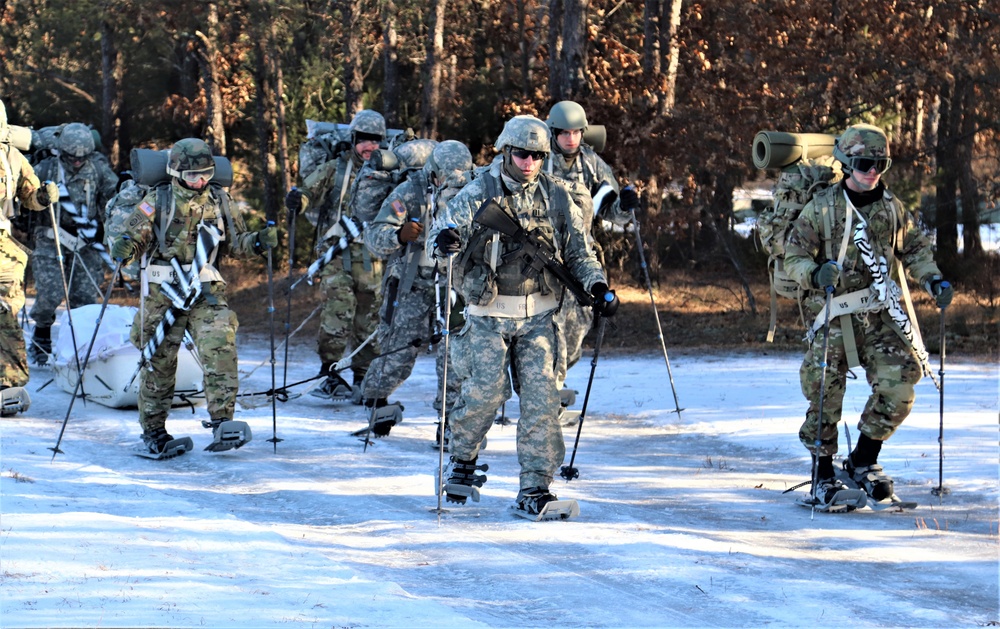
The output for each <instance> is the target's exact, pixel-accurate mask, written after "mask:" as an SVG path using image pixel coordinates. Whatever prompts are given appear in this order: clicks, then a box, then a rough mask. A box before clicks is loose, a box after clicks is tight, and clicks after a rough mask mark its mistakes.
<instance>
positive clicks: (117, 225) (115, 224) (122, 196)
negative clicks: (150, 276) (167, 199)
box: [104, 179, 149, 279]
mask: <svg viewBox="0 0 1000 629" xmlns="http://www.w3.org/2000/svg"><path fill="white" fill-rule="evenodd" d="M147 194H149V188H148V187H147V186H142V185H139V184H137V183H136V182H135V181H133V180H132V179H128V180H126V181H125V182H124V183H122V186H121V188H120V189H119V190H118V192H117V193H116V194H115V196H113V197H111V200H110V201H108V203H107V205H106V206H105V207H104V226H105V227H104V248H105V250H106V251H110V250H111V234H120V233H122V232H124V230H125V226H126V224H127V223H128V220H129V219H130V218H131V216H132V212H133V211H134V210H135V208H136V206H137V205H139V203H140V202H141V201H142V200H143V199H144V198H145V197H146V195H147ZM121 274H122V275H123V276H125V277H126V278H128V279H135V278H137V277H139V259H138V258H137V259H135V260H132V261H131V262H130V263H129V264H127V265H125V266H123V267H122V269H121Z"/></svg>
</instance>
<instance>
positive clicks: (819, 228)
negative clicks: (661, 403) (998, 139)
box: [784, 125, 940, 456]
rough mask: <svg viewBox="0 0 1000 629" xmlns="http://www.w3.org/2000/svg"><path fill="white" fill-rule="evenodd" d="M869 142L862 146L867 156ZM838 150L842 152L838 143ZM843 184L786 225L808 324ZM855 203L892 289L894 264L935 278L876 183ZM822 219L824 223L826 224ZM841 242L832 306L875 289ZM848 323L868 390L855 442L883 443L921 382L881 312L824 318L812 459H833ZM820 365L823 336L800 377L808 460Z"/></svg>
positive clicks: (911, 219) (838, 229)
mask: <svg viewBox="0 0 1000 629" xmlns="http://www.w3.org/2000/svg"><path fill="white" fill-rule="evenodd" d="M860 126H861V127H864V126H865V125H860ZM879 134H881V132H880V131H879ZM845 135H846V134H845ZM877 137H881V138H882V140H881V142H882V143H881V148H882V150H883V152H882V154H883V155H887V148H886V144H885V142H884V135H876V141H877ZM871 142H872V140H871V139H869V148H871ZM841 144H846V143H845V142H844V141H843V138H842V141H841ZM840 149H841V150H843V151H846V152H847V155H850V154H851V147H850V146H847V145H844V146H841V147H840ZM845 182H846V179H845V181H844V182H841V183H840V184H839V185H836V186H830V187H829V188H827V189H826V190H824V191H822V192H820V193H818V194H817V195H816V196H815V197H813V199H812V200H810V202H809V203H807V204H806V206H805V207H804V208H803V209H802V212H801V214H800V215H799V216H798V218H797V219H796V220H795V221H794V222H793V223H792V226H791V228H790V231H789V235H788V237H787V239H786V241H785V243H786V244H785V258H784V266H785V271H786V272H787V273H788V275H789V277H791V278H792V279H793V280H795V281H796V282H798V283H799V285H800V286H801V287H802V289H803V290H804V291H805V297H804V302H803V305H804V307H805V309H806V311H807V312H810V313H812V315H813V316H814V317H816V316H822V314H821V313H822V312H823V307H824V304H825V295H824V292H823V290H822V289H820V288H817V287H816V286H814V285H813V273H814V272H815V271H816V270H817V268H818V267H819V266H820V264H821V263H822V262H824V261H826V260H828V259H835V258H837V257H838V254H837V251H838V249H839V247H840V245H841V243H842V242H843V241H844V228H845V218H846V214H847V200H846V197H845V190H848V188H847V187H846V186H845ZM852 192H853V191H852ZM854 198H863V199H865V200H868V201H869V203H867V204H864V205H861V206H859V207H856V210H857V215H856V216H855V217H854V218H853V224H854V225H855V226H856V225H858V224H859V220H862V219H863V221H866V222H867V224H868V242H869V243H870V245H871V247H872V249H873V250H874V255H875V256H876V258H877V257H878V256H884V258H885V261H886V263H887V267H888V269H890V270H891V271H892V273H891V276H892V277H893V279H894V280H895V281H897V282H898V281H899V278H898V277H896V273H895V270H896V268H897V267H896V265H895V263H896V260H897V258H898V259H899V260H900V261H901V262H902V266H903V267H904V269H905V270H906V272H907V274H908V275H910V276H911V277H913V278H916V279H918V280H919V281H920V283H921V284H924V283H926V282H928V281H929V280H930V279H931V278H933V277H939V276H940V271H939V270H938V267H937V265H936V264H935V263H934V257H933V250H932V248H931V244H930V242H929V240H928V239H927V237H926V236H925V235H924V233H923V232H922V231H921V229H920V228H919V226H918V225H917V221H916V217H915V215H914V214H913V213H912V212H909V211H906V210H905V209H904V208H903V206H902V204H901V203H900V202H899V201H898V200H897V199H896V198H895V197H894V196H893V195H892V193H891V192H889V190H888V189H886V188H885V186H884V185H883V184H882V183H881V182H879V183H878V186H877V187H876V188H875V189H874V190H873V191H871V192H869V193H864V196H859V195H858V193H854ZM852 205H856V204H853V203H852ZM826 213H828V215H829V220H828V222H826V223H825V221H826V220H827V219H825V218H824V214H826ZM858 215H860V216H858ZM826 230H830V231H829V232H828V233H829V234H830V236H829V237H825V236H824V234H825V233H827V231H826ZM846 242H847V250H846V255H845V256H844V258H843V262H842V264H841V268H842V271H841V274H840V280H839V284H838V286H837V287H836V290H835V292H834V298H833V299H834V301H835V302H836V301H837V298H838V297H841V296H842V295H844V294H845V293H848V292H852V291H858V290H862V289H867V288H869V287H871V286H872V284H873V281H874V278H873V276H872V273H871V271H870V269H869V267H868V266H867V265H866V264H865V262H864V261H863V260H862V259H861V252H860V251H859V249H858V247H857V246H856V245H855V243H854V241H853V240H852V239H851V238H848V239H847V240H846ZM830 243H832V248H831V246H830ZM831 250H832V251H833V254H832V255H831V253H830V252H831ZM824 319H825V317H824ZM847 322H849V323H850V327H851V330H850V331H852V332H853V336H854V338H855V339H856V347H857V350H858V358H859V359H860V363H861V366H863V367H864V369H865V374H866V376H867V379H868V383H869V384H870V385H871V388H872V393H871V396H870V397H869V398H868V402H867V404H866V405H865V408H864V410H863V411H862V413H861V419H860V421H859V422H858V429H859V430H860V431H861V433H862V435H864V436H866V437H868V438H870V439H872V440H874V441H879V442H881V441H884V440H886V439H888V438H889V437H890V436H891V435H892V434H893V432H894V431H895V430H896V429H897V428H898V427H899V425H900V424H901V423H902V422H903V420H904V419H906V416H907V415H909V413H910V409H911V408H912V406H913V400H914V393H913V389H914V385H915V384H916V383H917V382H918V381H919V380H920V377H921V375H922V369H921V365H920V363H919V361H918V359H917V357H916V356H915V354H914V349H913V347H911V345H910V343H909V342H908V341H907V340H906V339H905V338H904V336H903V334H902V332H901V330H900V327H899V326H898V325H897V324H896V323H894V322H893V320H892V318H891V317H890V316H889V314H888V312H887V310H886V307H885V306H884V305H883V306H881V307H879V308H877V309H874V310H868V311H865V312H854V313H853V314H846V315H843V316H836V317H831V318H830V333H829V354H828V357H827V364H828V367H827V370H826V391H825V393H824V401H823V418H822V431H821V433H820V439H821V445H820V447H819V448H818V455H819V456H832V455H833V454H835V453H836V452H837V441H838V437H837V424H838V423H839V421H840V418H841V413H842V406H843V401H844V393H845V390H846V386H847V370H848V369H849V368H850V367H853V366H854V365H850V364H848V363H849V361H848V350H849V349H850V347H847V348H845V337H844V335H845V328H844V326H845V325H846V324H847ZM820 323H821V322H820ZM848 345H850V344H848ZM822 361H823V333H822V330H819V331H818V332H816V333H815V335H814V337H813V338H812V341H811V342H810V343H809V349H808V351H807V352H806V356H805V359H804V360H803V361H802V367H801V369H800V370H799V376H800V380H801V384H802V393H803V395H805V397H806V399H807V400H808V401H809V408H808V410H807V412H806V419H805V422H804V423H803V424H802V427H801V428H800V429H799V439H800V440H801V442H802V444H803V445H804V446H805V447H806V448H807V449H809V450H810V451H811V452H813V451H816V450H817V448H816V445H815V439H816V434H817V427H818V426H817V421H818V417H819V396H820V381H821V378H822V373H823V368H822ZM814 454H816V452H814Z"/></svg>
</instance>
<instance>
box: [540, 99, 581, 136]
mask: <svg viewBox="0 0 1000 629" xmlns="http://www.w3.org/2000/svg"><path fill="white" fill-rule="evenodd" d="M545 124H547V125H549V128H550V129H563V130H572V129H580V130H584V129H586V128H587V112H585V111H584V110H583V107H581V106H580V104H579V103H575V102H573V101H571V100H563V101H559V102H558V103H556V104H555V105H553V106H552V109H550V110H549V119H548V120H546V121H545Z"/></svg>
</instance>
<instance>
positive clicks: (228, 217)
mask: <svg viewBox="0 0 1000 629" xmlns="http://www.w3.org/2000/svg"><path fill="white" fill-rule="evenodd" d="M212 193H213V194H214V195H215V196H216V197H218V199H219V205H221V206H222V216H223V218H224V219H225V221H226V231H227V232H229V237H228V238H226V236H225V234H223V238H222V240H223V242H228V243H229V247H230V249H229V251H233V249H232V247H233V246H235V243H236V223H235V222H234V221H233V210H232V207H230V205H229V193H228V192H226V189H225V188H223V187H222V186H214V185H213V186H212Z"/></svg>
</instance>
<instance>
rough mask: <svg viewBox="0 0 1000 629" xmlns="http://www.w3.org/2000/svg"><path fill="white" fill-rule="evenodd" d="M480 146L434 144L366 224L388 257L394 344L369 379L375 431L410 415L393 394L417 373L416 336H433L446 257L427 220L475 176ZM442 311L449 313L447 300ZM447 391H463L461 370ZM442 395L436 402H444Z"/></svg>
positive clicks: (386, 312) (386, 285) (385, 331)
mask: <svg viewBox="0 0 1000 629" xmlns="http://www.w3.org/2000/svg"><path fill="white" fill-rule="evenodd" d="M471 169H472V154H471V153H470V152H469V149H468V147H466V146H465V145H464V144H462V143H461V142H456V141H455V140H448V141H446V142H442V143H440V144H438V145H437V146H436V147H434V150H433V152H432V153H431V156H430V159H428V160H427V163H426V164H424V167H423V168H422V169H421V170H418V171H416V172H414V173H412V174H410V175H409V177H408V178H407V180H406V181H404V182H403V183H401V184H400V185H399V186H397V187H396V189H395V190H393V191H392V192H391V193H390V194H389V196H388V198H386V200H385V202H384V203H383V204H382V207H381V209H380V210H379V213H378V216H377V217H376V218H375V220H374V221H373V222H372V223H371V224H369V225H368V228H367V229H366V230H365V244H366V245H367V246H368V248H369V249H370V250H371V251H372V253H373V254H375V255H377V256H379V257H382V258H387V259H388V262H387V265H388V268H387V270H386V274H385V281H384V282H383V288H382V294H383V296H384V299H383V300H382V309H381V311H380V318H381V324H380V325H379V344H380V345H381V347H383V348H384V349H385V350H386V351H393V350H395V349H397V348H400V347H404V346H405V347H406V349H405V350H403V351H400V352H394V353H392V354H388V355H386V356H383V357H380V358H376V359H375V360H374V361H372V364H371V369H369V371H368V376H367V377H366V378H365V381H364V383H363V385H362V389H363V394H364V395H363V397H364V403H365V406H367V407H372V406H374V407H375V408H377V409H380V410H378V411H376V418H375V422H374V426H373V428H372V431H373V432H374V433H375V436H377V437H384V436H385V435H387V434H389V431H390V430H391V429H392V427H393V426H394V425H395V424H396V423H398V422H399V421H402V407H401V406H399V405H398V404H393V405H390V404H388V401H387V400H388V397H389V396H390V395H391V394H392V392H393V391H395V390H396V389H397V388H399V386H400V385H401V384H403V382H404V381H405V380H406V379H407V378H408V377H410V373H411V372H412V371H413V364H414V363H415V362H416V360H417V355H418V354H419V353H420V349H419V347H417V346H415V345H409V343H410V342H411V341H413V340H414V339H415V338H423V339H426V338H428V337H429V336H430V333H431V330H432V328H433V327H434V325H435V322H436V319H437V317H438V316H439V315H438V313H437V312H436V309H437V306H439V305H440V304H438V303H436V299H435V294H436V292H435V275H436V274H437V272H438V271H442V270H443V269H439V268H438V266H439V263H438V261H437V260H435V259H434V258H432V257H430V256H428V255H427V254H426V253H425V247H424V226H425V225H430V224H431V221H432V220H433V219H434V217H435V216H436V215H437V214H438V211H439V209H441V210H443V208H444V207H445V206H446V204H447V203H448V201H449V200H450V199H451V198H452V197H454V196H455V195H456V194H457V193H458V191H459V190H461V189H462V187H464V186H465V184H466V182H467V181H468V177H469V173H468V171H470V170H471ZM442 307H443V308H444V309H445V312H444V313H443V314H441V315H440V316H442V317H443V318H444V319H445V320H446V319H447V316H448V313H447V311H448V306H447V304H446V305H444V306H442ZM444 360H445V356H444V344H443V343H439V344H438V354H437V373H438V382H439V386H438V391H439V392H440V390H441V387H440V381H441V378H442V375H443V368H444ZM448 375H449V378H448V394H447V399H448V401H449V402H451V404H449V407H450V406H452V405H453V403H454V401H455V399H456V398H457V395H458V383H457V380H455V379H454V371H453V370H452V371H450V372H449V374H448ZM440 403H441V400H440V398H439V399H438V400H437V401H436V402H435V404H436V406H437V407H438V408H439V407H440Z"/></svg>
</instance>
